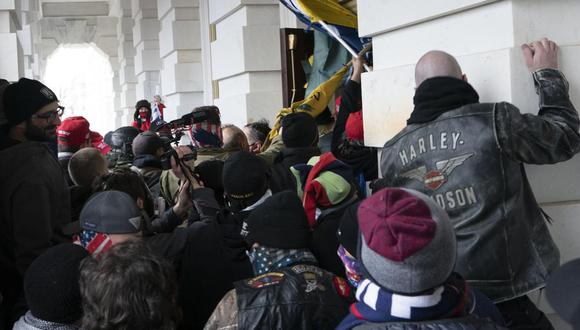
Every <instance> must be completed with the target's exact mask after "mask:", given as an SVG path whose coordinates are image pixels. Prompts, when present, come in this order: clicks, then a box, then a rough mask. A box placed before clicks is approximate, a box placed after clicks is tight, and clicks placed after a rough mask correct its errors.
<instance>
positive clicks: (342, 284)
mask: <svg viewBox="0 0 580 330" xmlns="http://www.w3.org/2000/svg"><path fill="white" fill-rule="evenodd" d="M332 282H333V283H334V287H335V288H336V292H338V294H339V295H340V296H341V297H344V298H348V297H349V296H350V287H349V286H348V283H346V281H345V280H344V279H343V278H340V277H338V276H335V277H333V278H332Z"/></svg>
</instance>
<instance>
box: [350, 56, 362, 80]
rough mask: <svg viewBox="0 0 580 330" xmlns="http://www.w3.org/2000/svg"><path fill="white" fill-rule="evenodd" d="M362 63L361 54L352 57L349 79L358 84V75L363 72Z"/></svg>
mask: <svg viewBox="0 0 580 330" xmlns="http://www.w3.org/2000/svg"><path fill="white" fill-rule="evenodd" d="M364 64H365V60H364V58H363V57H362V56H356V57H355V56H353V57H352V76H351V77H350V80H352V81H356V82H357V83H359V84H360V76H361V74H362V73H363V72H364V67H363V65H364Z"/></svg>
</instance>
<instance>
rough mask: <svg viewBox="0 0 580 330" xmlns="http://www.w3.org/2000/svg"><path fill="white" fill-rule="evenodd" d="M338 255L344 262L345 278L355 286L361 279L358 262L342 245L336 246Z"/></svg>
mask: <svg viewBox="0 0 580 330" xmlns="http://www.w3.org/2000/svg"><path fill="white" fill-rule="evenodd" d="M337 253H338V257H339V258H340V260H341V261H342V263H343V264H344V269H345V270H346V279H347V280H348V281H349V282H350V284H351V285H352V286H353V287H355V288H357V287H358V285H359V283H360V281H361V280H362V274H363V272H362V270H361V267H360V263H359V261H358V260H356V258H355V257H353V256H352V255H351V254H350V253H348V251H346V250H345V249H344V247H343V246H342V245H339V246H338V251H337Z"/></svg>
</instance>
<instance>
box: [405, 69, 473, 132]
mask: <svg viewBox="0 0 580 330" xmlns="http://www.w3.org/2000/svg"><path fill="white" fill-rule="evenodd" d="M478 102H479V95H478V94H477V92H476V91H475V89H473V87H471V85H470V84H468V83H467V82H465V81H463V80H461V79H457V78H452V77H435V78H430V79H427V80H425V81H424V82H423V83H421V85H419V87H417V90H416V91H415V97H413V103H414V104H415V109H413V112H412V113H411V116H410V117H409V119H408V120H407V125H411V124H422V123H427V122H430V121H432V120H435V119H437V117H439V116H440V115H441V114H443V113H445V112H447V111H449V110H453V109H457V108H459V107H462V106H464V105H466V104H472V103H478Z"/></svg>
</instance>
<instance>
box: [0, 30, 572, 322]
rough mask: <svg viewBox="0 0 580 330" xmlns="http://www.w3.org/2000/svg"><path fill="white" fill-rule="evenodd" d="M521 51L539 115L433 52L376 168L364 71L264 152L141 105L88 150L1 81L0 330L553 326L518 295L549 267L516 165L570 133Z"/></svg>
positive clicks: (552, 58)
mask: <svg viewBox="0 0 580 330" xmlns="http://www.w3.org/2000/svg"><path fill="white" fill-rule="evenodd" d="M522 52H523V57H524V60H525V63H526V65H527V66H528V68H529V70H530V72H531V74H532V78H533V81H534V83H535V88H536V92H537V93H538V95H539V100H540V102H539V104H540V106H539V112H538V113H537V115H533V114H522V113H521V112H520V111H519V110H518V109H517V108H516V107H515V106H514V105H511V104H509V103H506V102H500V103H480V102H479V96H478V94H477V92H476V90H475V89H474V88H473V87H472V86H471V85H470V84H469V83H468V82H467V76H466V75H465V74H464V72H463V71H462V70H461V67H460V66H459V64H458V62H457V61H456V59H455V58H454V57H453V56H451V55H449V54H447V53H445V52H442V51H430V52H428V53H426V54H425V55H424V56H423V57H421V59H420V60H419V61H418V63H417V65H416V69H415V81H416V86H417V88H416V92H415V96H414V100H413V101H414V105H415V107H414V110H413V112H412V113H411V116H410V118H409V120H408V121H407V126H406V127H405V128H404V129H403V130H402V131H401V132H400V133H399V134H398V135H396V136H395V137H394V138H392V139H390V140H389V141H386V143H385V146H384V147H383V148H382V150H377V149H376V148H371V147H368V146H365V145H364V131H363V125H362V114H363V112H362V102H361V84H360V79H361V74H362V73H363V70H364V69H363V63H364V60H363V59H362V58H354V59H353V64H352V70H351V72H350V77H349V79H348V81H347V82H346V83H345V84H343V86H342V87H341V88H340V90H339V92H338V93H337V95H336V96H337V100H338V101H337V105H338V106H337V107H336V111H330V110H329V109H327V110H325V111H324V112H323V113H322V114H320V115H318V116H316V117H313V116H312V114H311V113H309V112H306V111H305V112H302V111H296V112H293V113H290V114H288V115H286V116H284V117H283V118H281V129H280V130H279V131H277V132H275V133H277V134H270V133H271V128H270V127H269V124H268V122H267V121H265V120H261V121H257V122H251V123H248V124H247V125H245V126H244V127H237V126H235V125H231V124H224V123H222V121H221V116H220V110H219V109H218V108H217V107H215V106H212V105H210V106H201V107H197V108H195V109H193V110H192V112H191V114H188V115H187V116H184V117H182V120H179V121H171V120H167V121H166V118H164V117H163V110H164V108H165V105H163V103H162V102H161V98H160V97H158V96H156V97H155V100H154V102H152V103H151V102H149V101H147V100H141V101H139V102H137V103H136V105H135V113H134V122H133V123H132V125H131V126H124V127H120V128H117V129H116V130H114V131H111V132H108V133H107V134H105V135H104V137H103V136H101V135H100V134H99V133H98V132H94V131H91V128H90V124H89V122H88V121H87V120H86V119H85V118H84V117H81V116H74V117H70V116H69V117H67V116H66V109H64V108H63V107H62V106H60V105H59V100H58V97H57V95H55V93H54V92H53V91H52V90H50V88H48V87H47V86H45V85H43V84H42V83H41V82H39V81H36V80H30V79H25V78H22V79H20V80H19V81H18V82H14V83H12V84H7V83H6V84H2V86H1V96H2V111H3V113H4V117H5V123H3V125H2V131H1V141H0V182H1V183H2V188H1V191H0V274H1V278H2V280H1V281H0V294H1V295H0V301H1V304H2V308H1V311H0V329H18V330H29V329H42V330H51V329H60V330H68V329H87V330H93V329H94V330H97V329H139V330H143V329H224V330H225V329H553V326H552V325H551V323H550V321H549V320H548V318H547V317H546V315H545V314H544V313H543V312H542V311H540V310H539V309H538V308H537V306H536V305H535V304H534V303H533V302H532V301H531V300H530V299H529V298H528V296H527V294H528V293H531V292H533V291H535V290H538V289H542V288H543V287H544V285H545V283H546V281H547V280H548V279H549V277H550V275H551V274H552V273H553V271H554V270H556V268H558V266H559V263H560V260H559V252H558V249H557V247H556V245H555V244H554V242H553V240H552V238H551V236H550V234H549V231H548V227H547V221H548V220H549V219H547V218H546V214H545V213H544V212H543V211H542V209H541V208H540V206H539V205H538V203H537V202H536V200H535V198H534V195H533V192H532V190H531V188H530V186H529V184H528V180H527V178H526V174H525V171H524V170H523V164H524V163H532V164H548V163H556V162H561V161H565V160H567V159H569V158H571V157H573V156H574V155H575V154H577V153H578V152H579V151H580V134H579V127H580V120H579V118H578V113H577V111H576V110H575V108H574V106H573V105H572V103H571V101H570V98H569V95H568V88H569V86H568V82H567V81H566V78H565V77H564V75H563V74H562V73H561V72H560V71H559V70H558V61H557V53H558V47H557V45H556V44H555V43H554V42H553V41H550V40H548V39H542V40H540V41H536V42H532V43H530V44H525V45H523V46H522ZM61 118H62V119H61ZM184 118H185V119H184ZM272 137H273V139H272V140H271V141H267V140H268V139H270V138H272ZM379 151H380V153H379ZM379 155H380V156H379ZM379 165H380V166H379ZM379 169H380V170H379ZM555 221H557V220H555ZM567 268H570V269H572V271H575V269H577V268H578V267H567ZM558 276H559V277H558V278H564V279H565V278H566V277H567V276H566V275H565V274H564V275H558ZM568 277H570V276H568ZM556 282H557V283H558V284H559V285H560V287H561V285H562V283H565V282H566V281H564V280H558V281H556ZM559 290H560V291H558V292H564V293H562V294H560V293H559V294H554V295H552V296H553V297H555V298H554V299H555V300H558V299H559V298H561V297H562V296H565V292H566V289H565V288H564V289H561V288H560V289H559ZM554 305H555V306H557V305H558V303H556V304H554ZM564 305H566V304H564ZM573 309H574V311H573V312H572V313H567V314H563V317H565V315H571V316H570V317H569V318H568V319H569V320H570V321H573V320H572V319H574V318H575V319H577V318H578V317H577V315H578V314H579V313H580V310H579V309H578V307H577V306H576V307H574V308H573ZM568 310H570V308H568Z"/></svg>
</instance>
